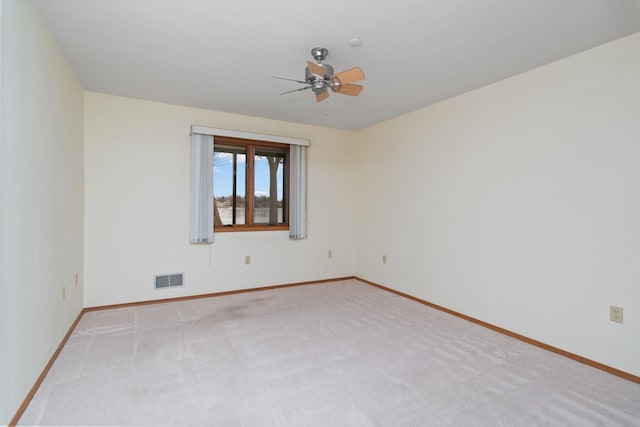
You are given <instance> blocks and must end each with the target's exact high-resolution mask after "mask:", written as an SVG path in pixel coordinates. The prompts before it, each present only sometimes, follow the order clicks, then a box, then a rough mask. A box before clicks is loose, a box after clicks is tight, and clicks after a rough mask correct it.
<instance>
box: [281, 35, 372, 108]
mask: <svg viewBox="0 0 640 427" xmlns="http://www.w3.org/2000/svg"><path fill="white" fill-rule="evenodd" d="M328 54H329V51H328V50H327V49H325V48H323V47H314V48H313V49H311V56H313V58H314V59H315V60H316V61H317V62H318V63H317V64H315V63H313V62H311V61H307V67H306V68H305V70H304V76H305V77H304V80H296V79H291V78H288V77H281V76H273V77H275V78H276V79H282V80H290V81H292V82H297V83H300V84H303V85H306V86H305V87H301V88H299V89H294V90H290V91H287V92H283V93H281V94H280V95H285V94H287V93H292V92H300V91H303V90H307V89H311V90H312V91H313V93H315V94H316V101H317V102H321V101H324V100H325V99H327V98H328V97H329V91H328V89H329V88H330V89H331V90H332V91H334V92H335V93H341V94H343V95H350V96H358V95H360V92H362V89H363V87H362V86H361V85H355V84H353V83H354V82H359V81H361V80H364V72H363V71H362V70H361V69H360V67H353V68H349V69H348V70H345V71H342V72H340V73H337V74H333V67H332V66H331V65H329V64H323V63H322V60H323V59H324V58H326V57H327V55H328Z"/></svg>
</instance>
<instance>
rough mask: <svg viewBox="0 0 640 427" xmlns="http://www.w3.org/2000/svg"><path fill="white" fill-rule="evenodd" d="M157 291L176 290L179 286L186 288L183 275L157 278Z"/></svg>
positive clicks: (165, 275) (166, 275)
mask: <svg viewBox="0 0 640 427" xmlns="http://www.w3.org/2000/svg"><path fill="white" fill-rule="evenodd" d="M155 278H156V280H155V287H156V289H165V288H175V287H177V286H184V280H183V279H184V277H183V274H182V273H177V274H163V275H161V276H155Z"/></svg>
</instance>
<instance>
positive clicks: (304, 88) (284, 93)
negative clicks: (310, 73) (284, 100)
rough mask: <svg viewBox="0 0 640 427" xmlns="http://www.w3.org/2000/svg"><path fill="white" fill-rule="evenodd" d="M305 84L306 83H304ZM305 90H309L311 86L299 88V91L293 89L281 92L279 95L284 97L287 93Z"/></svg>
mask: <svg viewBox="0 0 640 427" xmlns="http://www.w3.org/2000/svg"><path fill="white" fill-rule="evenodd" d="M305 83H306V82H305ZM307 89H311V86H306V87H301V88H300V89H293V90H288V91H286V92H282V93H281V94H280V95H286V94H288V93H293V92H300V91H302V90H307Z"/></svg>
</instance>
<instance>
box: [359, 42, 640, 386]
mask: <svg viewBox="0 0 640 427" xmlns="http://www.w3.org/2000/svg"><path fill="white" fill-rule="evenodd" d="M638 76H640V34H635V35H633V36H630V37H627V38H624V39H621V40H619V41H616V42H613V43H610V44H607V45H604V46H601V47H598V48H596V49H592V50H589V51H587V52H584V53H582V54H579V55H576V56H573V57H570V58H567V59H564V60H561V61H558V62H556V63H553V64H550V65H547V66H545V67H542V68H539V69H536V70H533V71H530V72H527V73H524V74H521V75H518V76H515V77H513V78H510V79H507V80H504V81H501V82H499V83H496V84H493V85H491V86H488V87H485V88H482V89H479V90H476V91H473V92H470V93H467V94H464V95H462V96H458V97H456V98H453V99H449V100H447V101H444V102H441V103H439V104H437V105H433V106H431V107H428V108H425V109H422V110H419V111H415V112H413V113H410V114H407V115H405V116H402V117H398V118H396V119H393V120H390V121H387V122H384V123H381V124H378V125H376V126H373V127H371V128H368V129H365V130H363V131H361V132H360V133H359V134H358V138H359V152H360V153H361V157H360V158H359V159H358V162H357V166H358V173H357V177H358V186H357V194H358V199H357V212H358V223H357V224H358V232H357V241H356V254H357V257H356V274H357V275H359V276H361V277H363V278H366V279H369V280H372V281H374V282H378V283H381V284H384V285H387V286H390V287H392V288H394V289H398V290H400V291H403V292H407V293H409V294H412V295H415V296H417V297H420V298H423V299H426V300H429V301H432V302H434V303H436V304H440V305H443V306H445V307H448V308H450V309H453V310H456V311H459V312H461V313H464V314H467V315H470V316H473V317H476V318H478V319H481V320H484V321H487V322H490V323H493V324H495V325H498V326H501V327H504V328H507V329H510V330H512V331H515V332H518V333H521V334H524V335H526V336H529V337H531V338H534V339H537V340H540V341H543V342H545V343H548V344H551V345H554V346H557V347H560V348H563V349H565V350H568V351H570V352H574V353H577V354H580V355H582V356H585V357H588V358H591V359H594V360H597V361H599V362H602V363H605V364H608V365H611V366H614V367H616V368H619V369H622V370H625V371H628V372H630V373H633V374H635V375H640V339H639V337H640V219H639V218H640V184H639V183H640V78H639V77H638ZM383 254H387V255H388V263H387V264H384V265H383V264H382V262H381V257H382V255H383ZM611 304H613V305H621V306H623V307H624V324H622V325H620V324H615V323H612V322H610V321H609V319H608V316H609V305H611Z"/></svg>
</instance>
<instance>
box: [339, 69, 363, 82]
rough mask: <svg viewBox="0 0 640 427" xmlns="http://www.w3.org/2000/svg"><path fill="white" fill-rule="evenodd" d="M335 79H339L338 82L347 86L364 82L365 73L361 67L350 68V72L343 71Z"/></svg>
mask: <svg viewBox="0 0 640 427" xmlns="http://www.w3.org/2000/svg"><path fill="white" fill-rule="evenodd" d="M334 78H335V79H338V82H339V83H340V84H341V85H346V84H349V83H353V82H359V81H361V80H364V72H363V71H362V69H360V67H353V68H349V69H348V70H345V71H341V72H339V73H338V74H336V75H335V77H334Z"/></svg>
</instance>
